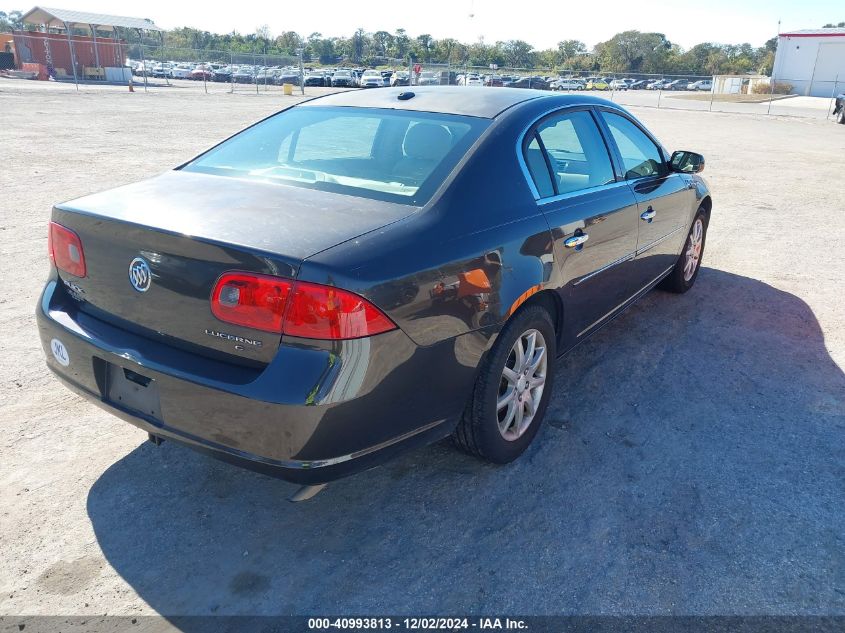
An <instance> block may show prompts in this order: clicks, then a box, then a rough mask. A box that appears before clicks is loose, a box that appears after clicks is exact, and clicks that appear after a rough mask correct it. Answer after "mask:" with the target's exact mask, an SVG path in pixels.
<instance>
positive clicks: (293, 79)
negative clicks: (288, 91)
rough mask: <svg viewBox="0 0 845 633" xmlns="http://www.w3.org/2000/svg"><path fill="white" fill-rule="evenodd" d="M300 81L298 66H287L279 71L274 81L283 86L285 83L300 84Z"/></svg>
mask: <svg viewBox="0 0 845 633" xmlns="http://www.w3.org/2000/svg"><path fill="white" fill-rule="evenodd" d="M300 81H301V75H300V72H299V69H298V68H285V69H280V70H279V71H278V73H277V74H276V76H275V78H274V80H273V83H275V84H276V85H279V86H283V85H285V84H292V85H294V86H298V85H299V82H300Z"/></svg>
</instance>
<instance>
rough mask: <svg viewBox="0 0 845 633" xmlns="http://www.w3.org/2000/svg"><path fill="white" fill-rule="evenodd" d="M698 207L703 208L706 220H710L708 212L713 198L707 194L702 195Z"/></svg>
mask: <svg viewBox="0 0 845 633" xmlns="http://www.w3.org/2000/svg"><path fill="white" fill-rule="evenodd" d="M698 206H699V208H702V209H704V213H705V214H707V222H708V223H709V222H710V212H711V211H712V210H713V198H711V197H710V196H709V195H706V196H704V197H703V198H702V199H701V202H700V203H699V205H698Z"/></svg>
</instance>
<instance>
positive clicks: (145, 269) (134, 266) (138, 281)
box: [129, 257, 153, 292]
mask: <svg viewBox="0 0 845 633" xmlns="http://www.w3.org/2000/svg"><path fill="white" fill-rule="evenodd" d="M152 282H153V274H152V272H150V265H149V264H148V263H147V260H145V259H144V258H143V257H136V258H135V259H133V260H132V261H131V262H130V263H129V283H131V284H132V287H133V288H135V290H137V291H138V292H146V291H147V290H149V289H150V284H151V283H152Z"/></svg>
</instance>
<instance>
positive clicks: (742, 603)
mask: <svg viewBox="0 0 845 633" xmlns="http://www.w3.org/2000/svg"><path fill="white" fill-rule="evenodd" d="M290 100H291V98H290V97H288V98H285V97H283V96H282V95H281V94H280V93H279V90H278V89H276V90H275V91H274V92H272V93H266V94H260V95H255V94H251V93H248V92H242V93H238V94H235V95H228V94H225V93H217V94H212V95H204V94H201V93H200V92H199V91H197V90H193V91H177V90H172V91H167V90H160V91H156V92H154V93H150V94H143V93H139V92H136V93H135V94H129V93H128V92H127V91H126V89H110V90H91V89H88V90H85V91H83V92H82V93H80V94H77V93H76V92H75V91H74V90H73V87H72V86H54V85H44V84H38V85H31V84H29V83H28V84H26V85H22V83H21V82H13V81H9V80H0V113H2V116H0V131H1V132H2V139H3V141H2V148H3V167H2V170H0V192H2V202H3V204H2V221H0V239H2V247H1V248H0V288H2V294H1V295H0V325H2V332H3V337H2V343H1V344H0V345H2V347H1V348H0V349H1V350H2V353H0V404H2V408H0V614H22V613H26V614H102V613H111V614H149V613H162V614H165V615H171V614H208V613H217V614H223V613H267V614H275V613H297V614H306V613H312V614H313V613H322V612H325V611H330V612H332V613H343V614H352V613H359V614H360V613H372V612H381V613H411V614H420V613H462V612H487V613H489V612H495V613H522V614H556V613H568V614H574V613H590V614H599V613H601V614H612V613H626V614H726V613H731V614H733V613H736V614H763V613H765V614H769V613H772V614H808V613H823V614H832V613H837V614H845V528H844V527H843V526H845V486H843V481H845V452H844V451H843V440H845V376H843V372H842V369H841V367H842V366H843V363H845V310H843V308H844V307H845V305H843V304H845V299H843V297H845V291H843V285H845V284H844V283H843V282H845V255H843V252H845V220H843V217H844V215H843V214H845V190H844V189H843V186H842V160H841V158H842V156H843V150H845V126H837V125H835V124H833V123H832V122H829V121H824V120H821V119H815V120H814V119H806V118H790V117H770V118H767V117H765V116H759V115H740V114H717V113H707V112H693V111H681V110H656V109H653V108H637V107H634V108H632V110H633V111H634V113H635V114H637V115H638V116H640V117H641V118H642V119H643V120H644V121H645V123H646V124H647V125H649V126H650V127H651V129H652V130H653V131H654V132H655V133H656V134H657V135H658V136H659V137H661V138H662V139H663V140H664V142H665V143H666V145H667V146H668V147H669V148H671V149H680V148H685V149H694V150H697V151H701V152H702V153H704V154H705V155H706V157H707V161H708V162H707V171H706V172H705V173H704V175H705V176H706V177H707V178H708V180H709V182H710V185H711V186H712V189H713V193H714V199H715V207H714V210H713V220H712V224H711V227H710V234H709V237H708V242H707V252H706V253H705V256H704V266H705V268H704V269H703V270H702V272H701V275H700V277H699V278H698V283H697V284H696V287H695V288H694V290H693V291H692V292H690V293H688V294H686V295H684V296H682V297H676V296H670V295H667V294H663V293H660V292H655V293H652V294H651V295H649V296H648V297H646V298H645V299H644V300H643V301H642V302H641V303H640V304H639V305H637V306H635V307H634V308H633V309H631V310H630V311H629V312H628V313H627V314H626V315H624V316H623V317H621V318H620V319H618V320H617V321H616V322H614V323H613V324H612V325H611V326H609V327H608V328H605V329H604V330H603V331H602V332H601V333H599V334H598V335H597V336H595V337H594V338H593V339H592V340H591V341H590V342H588V343H587V344H585V345H582V346H581V347H580V348H578V349H577V350H576V351H575V352H574V353H572V354H571V355H570V356H569V357H567V358H565V359H564V360H562V361H560V363H559V367H558V369H559V371H560V379H559V382H558V384H557V386H556V389H555V393H554V394H553V399H552V402H551V406H550V409H549V412H548V416H547V421H548V424H547V425H546V426H545V427H544V429H543V430H542V431H541V433H540V435H539V436H538V440H539V441H537V442H535V445H534V447H533V448H532V449H531V450H530V451H529V453H528V454H526V455H525V456H524V458H523V459H521V460H519V461H518V462H517V463H514V464H512V465H510V466H507V467H492V466H488V465H484V464H481V463H479V462H477V461H475V460H473V459H471V458H469V457H466V456H463V455H461V454H459V453H457V452H454V451H453V450H452V449H451V448H450V447H449V446H447V445H445V444H440V445H435V446H432V447H429V448H426V449H422V450H418V451H416V452H413V453H411V454H408V455H406V456H405V457H403V458H401V459H398V460H396V461H394V462H392V463H390V464H389V465H386V466H384V467H381V468H378V469H375V470H372V471H369V472H367V473H363V474H361V475H359V476H356V477H354V478H351V479H348V480H344V481H341V482H338V483H336V484H333V485H331V486H329V487H328V489H326V490H325V491H324V492H322V493H321V494H320V495H318V496H317V497H316V498H315V499H313V500H312V501H310V502H308V503H304V504H298V505H291V504H289V503H287V502H286V501H285V497H286V496H287V495H288V494H290V493H291V492H292V490H293V486H291V485H289V484H286V483H284V482H280V481H276V480H273V479H269V478H266V477H263V476H260V475H256V474H252V473H248V472H245V471H241V470H238V469H235V468H233V467H230V466H227V465H225V464H221V463H217V462H215V461H213V460H210V459H208V458H206V457H202V456H200V455H198V454H195V453H193V452H191V451H189V450H187V449H183V448H180V447H178V446H174V445H172V444H167V443H165V444H164V445H162V446H161V447H158V448H157V447H155V446H153V445H151V444H149V443H147V442H146V441H145V440H146V435H145V434H144V433H142V432H141V431H139V430H137V429H135V428H133V427H131V426H130V425H128V424H126V423H124V422H121V421H119V420H117V419H116V418H113V417H111V416H109V415H108V414H106V413H104V412H102V411H100V410H99V409H97V408H95V407H94V406H92V405H90V404H87V403H86V402H84V401H83V400H81V399H80V398H78V397H76V396H74V395H71V394H70V393H69V392H68V391H67V390H65V389H64V388H62V387H61V386H60V385H59V384H58V383H57V381H56V380H55V379H54V378H53V377H52V376H51V375H50V374H49V373H48V371H47V370H46V368H45V366H44V362H43V360H42V351H41V349H40V346H39V343H38V341H37V338H36V332H35V322H34V317H33V311H34V307H35V303H36V299H37V296H38V293H39V290H40V288H41V285H42V282H43V280H44V277H45V275H46V272H47V255H46V223H47V219H48V215H49V210H50V205H51V203H53V202H56V201H60V200H64V199H69V198H73V197H76V196H79V195H82V194H85V193H88V192H91V191H94V190H98V189H104V188H107V187H111V186H114V185H119V184H122V183H126V182H130V181H133V180H137V179H140V178H143V177H146V176H150V175H152V174H155V173H156V172H159V171H162V170H164V169H167V168H169V167H171V166H173V165H176V164H177V163H179V162H181V161H183V160H184V159H186V158H188V157H190V156H191V155H193V154H195V153H196V152H197V151H198V150H200V149H202V148H204V147H206V146H208V145H210V144H211V143H213V142H215V141H216V140H218V139H220V138H222V137H225V136H226V135H228V134H230V133H232V132H234V131H236V130H237V129H239V128H240V127H242V126H244V125H245V124H247V123H249V122H252V121H255V120H256V119H258V118H260V117H263V116H265V115H267V114H269V113H271V112H273V111H274V110H276V109H278V108H279V107H280V106H282V105H283V104H285V103H289V102H290Z"/></svg>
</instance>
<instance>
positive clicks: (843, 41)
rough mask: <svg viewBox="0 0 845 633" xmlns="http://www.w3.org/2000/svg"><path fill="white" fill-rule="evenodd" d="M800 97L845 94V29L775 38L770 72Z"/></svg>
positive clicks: (798, 33) (814, 31) (799, 32)
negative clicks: (788, 84) (775, 48)
mask: <svg viewBox="0 0 845 633" xmlns="http://www.w3.org/2000/svg"><path fill="white" fill-rule="evenodd" d="M772 77H774V79H775V81H782V82H786V83H790V84H792V86H793V88H794V91H795V92H796V93H797V94H800V95H810V96H814V97H830V96H831V95H836V94H839V93H841V92H845V28H835V29H811V30H805V31H793V32H792V33H781V34H780V35H778V49H777V53H776V54H775V66H774V71H773V72H772Z"/></svg>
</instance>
